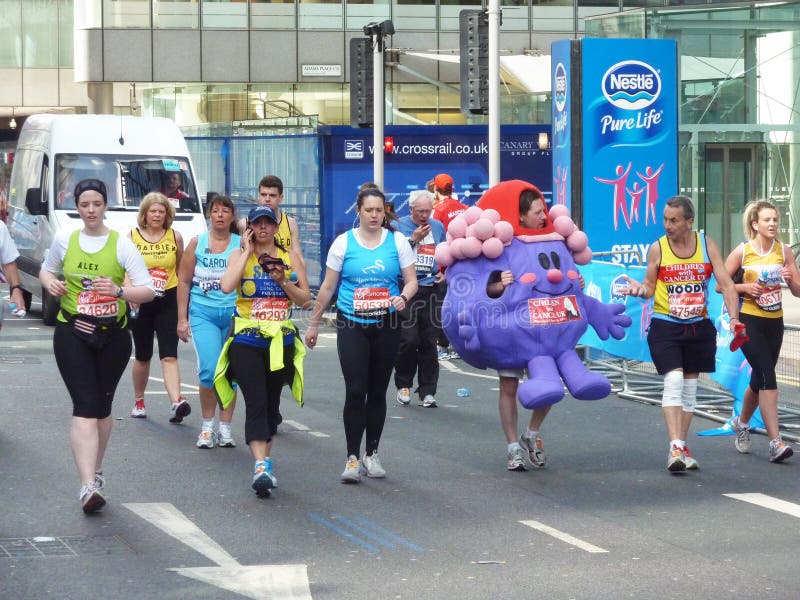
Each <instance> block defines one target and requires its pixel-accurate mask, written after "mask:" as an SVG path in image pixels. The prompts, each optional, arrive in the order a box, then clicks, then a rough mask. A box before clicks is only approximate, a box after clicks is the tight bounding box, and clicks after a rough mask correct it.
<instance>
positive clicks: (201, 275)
mask: <svg viewBox="0 0 800 600" xmlns="http://www.w3.org/2000/svg"><path fill="white" fill-rule="evenodd" d="M208 236H209V234H208V233H201V234H200V235H198V236H197V247H196V248H195V251H194V261H195V266H194V274H193V275H192V291H191V293H190V298H191V301H192V302H196V303H198V304H204V305H207V306H232V305H233V304H235V303H236V290H234V291H232V292H231V293H230V294H226V293H224V292H223V291H222V290H221V289H220V286H219V282H220V280H221V279H222V276H223V275H224V273H225V269H226V268H227V267H228V257H230V254H231V252H233V251H234V250H237V249H238V248H239V246H240V244H241V240H242V238H241V237H240V236H238V235H236V234H232V235H231V239H230V242H228V247H227V248H225V250H223V251H222V252H221V253H220V254H212V253H211V247H210V246H209V244H208Z"/></svg>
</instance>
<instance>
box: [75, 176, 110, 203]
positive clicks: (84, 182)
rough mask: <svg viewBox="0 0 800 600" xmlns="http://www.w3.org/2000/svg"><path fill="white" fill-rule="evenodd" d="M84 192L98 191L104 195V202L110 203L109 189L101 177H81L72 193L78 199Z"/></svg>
mask: <svg viewBox="0 0 800 600" xmlns="http://www.w3.org/2000/svg"><path fill="white" fill-rule="evenodd" d="M83 192H97V193H98V194H100V195H101V196H102V197H103V202H105V203H106V204H108V191H106V184H105V183H103V182H102V181H100V180H99V179H81V180H80V181H79V182H78V183H77V184H76V185H75V190H74V191H73V192H72V193H73V195H74V196H75V199H76V200H77V199H78V198H79V197H80V195H81V194H82V193H83Z"/></svg>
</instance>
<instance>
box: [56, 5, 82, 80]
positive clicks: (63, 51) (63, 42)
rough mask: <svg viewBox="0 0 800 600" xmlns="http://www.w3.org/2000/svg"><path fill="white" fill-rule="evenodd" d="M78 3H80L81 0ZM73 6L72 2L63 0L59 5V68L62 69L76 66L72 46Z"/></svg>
mask: <svg viewBox="0 0 800 600" xmlns="http://www.w3.org/2000/svg"><path fill="white" fill-rule="evenodd" d="M78 1H79V2H80V0H78ZM72 5H73V2H72V0H61V3H60V4H59V11H60V15H59V20H58V22H59V26H58V66H59V67H62V68H72V67H73V66H74V64H75V60H74V57H73V52H74V50H73V45H72V41H73V36H74V31H75V30H74V28H73V26H72V15H73V6H72Z"/></svg>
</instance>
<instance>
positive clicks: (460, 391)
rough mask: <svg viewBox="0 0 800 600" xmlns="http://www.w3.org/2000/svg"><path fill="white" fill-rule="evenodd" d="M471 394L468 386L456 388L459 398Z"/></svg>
mask: <svg viewBox="0 0 800 600" xmlns="http://www.w3.org/2000/svg"><path fill="white" fill-rule="evenodd" d="M469 395H470V391H469V389H467V388H458V389H457V390H456V396H458V397H459V398H466V397H467V396H469Z"/></svg>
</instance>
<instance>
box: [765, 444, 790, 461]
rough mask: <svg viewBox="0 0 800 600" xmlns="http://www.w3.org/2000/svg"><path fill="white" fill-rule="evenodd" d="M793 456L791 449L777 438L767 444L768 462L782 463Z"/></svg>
mask: <svg viewBox="0 0 800 600" xmlns="http://www.w3.org/2000/svg"><path fill="white" fill-rule="evenodd" d="M792 454H794V450H792V447H791V446H790V445H789V444H787V443H786V442H784V441H783V440H782V439H780V438H778V439H776V440H771V441H770V443H769V462H775V463H777V462H782V461H784V460H786V459H787V458H789V457H790V456H791V455H792Z"/></svg>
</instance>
